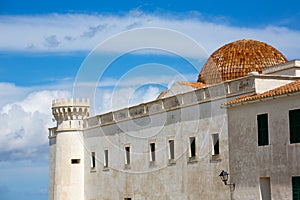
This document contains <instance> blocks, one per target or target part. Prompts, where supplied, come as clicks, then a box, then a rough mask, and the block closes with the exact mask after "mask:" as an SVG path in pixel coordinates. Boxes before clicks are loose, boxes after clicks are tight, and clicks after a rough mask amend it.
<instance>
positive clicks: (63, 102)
mask: <svg viewBox="0 0 300 200" xmlns="http://www.w3.org/2000/svg"><path fill="white" fill-rule="evenodd" d="M74 106H75V107H89V106H90V99H85V98H82V99H79V98H76V99H73V98H70V99H68V98H65V99H54V100H53V101H52V108H57V107H74Z"/></svg>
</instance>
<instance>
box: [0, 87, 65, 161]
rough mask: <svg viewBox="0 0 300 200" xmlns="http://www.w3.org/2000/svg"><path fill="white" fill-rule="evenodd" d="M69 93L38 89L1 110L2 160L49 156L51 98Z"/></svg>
mask: <svg viewBox="0 0 300 200" xmlns="http://www.w3.org/2000/svg"><path fill="white" fill-rule="evenodd" d="M67 96H70V94H69V92H67V91H38V92H31V93H29V94H28V95H27V96H26V98H25V99H23V100H21V101H15V102H13V103H9V104H6V105H5V106H3V107H2V108H1V109H0V121H1V124H2V125H1V126H0V155H1V160H2V161H3V160H15V159H32V158H36V157H37V155H39V158H40V159H41V158H42V157H44V158H45V157H47V154H48V152H47V148H46V147H47V146H46V144H47V143H48V138H47V136H48V128H49V127H51V126H53V125H54V124H53V123H52V122H51V118H52V116H51V99H55V98H63V97H67Z"/></svg>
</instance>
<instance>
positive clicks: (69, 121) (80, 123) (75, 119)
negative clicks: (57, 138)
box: [52, 98, 90, 131]
mask: <svg viewBox="0 0 300 200" xmlns="http://www.w3.org/2000/svg"><path fill="white" fill-rule="evenodd" d="M89 108H90V100H89V99H78V98H76V99H75V100H74V99H55V100H53V101H52V114H53V116H54V118H55V120H56V122H57V129H56V131H67V130H80V129H82V128H83V127H84V123H85V122H84V120H85V119H86V118H87V117H88V116H89Z"/></svg>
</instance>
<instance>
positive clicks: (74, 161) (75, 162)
mask: <svg viewBox="0 0 300 200" xmlns="http://www.w3.org/2000/svg"><path fill="white" fill-rule="evenodd" d="M79 163H80V159H71V164H79Z"/></svg>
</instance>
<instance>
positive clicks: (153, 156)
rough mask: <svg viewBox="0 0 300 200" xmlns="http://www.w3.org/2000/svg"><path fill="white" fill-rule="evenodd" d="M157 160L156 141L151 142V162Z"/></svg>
mask: <svg viewBox="0 0 300 200" xmlns="http://www.w3.org/2000/svg"><path fill="white" fill-rule="evenodd" d="M154 161H155V143H154V142H153V143H150V162H154Z"/></svg>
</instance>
